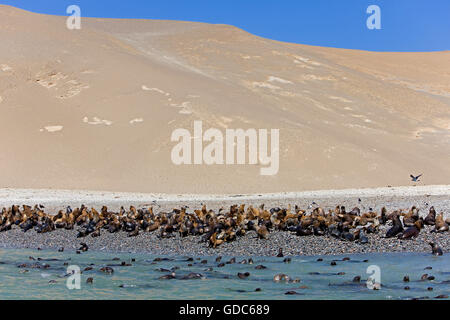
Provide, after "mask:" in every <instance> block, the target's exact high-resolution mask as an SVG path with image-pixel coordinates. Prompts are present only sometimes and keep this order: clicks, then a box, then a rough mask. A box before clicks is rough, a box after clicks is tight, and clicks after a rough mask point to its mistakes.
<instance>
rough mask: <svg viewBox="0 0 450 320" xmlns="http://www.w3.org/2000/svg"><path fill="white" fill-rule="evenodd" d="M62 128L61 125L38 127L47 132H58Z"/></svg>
mask: <svg viewBox="0 0 450 320" xmlns="http://www.w3.org/2000/svg"><path fill="white" fill-rule="evenodd" d="M63 128H64V127H63V126H47V127H44V129H40V130H39V131H40V132H44V130H45V131H47V132H58V131H61V130H62V129H63Z"/></svg>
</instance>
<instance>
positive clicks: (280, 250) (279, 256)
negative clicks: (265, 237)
mask: <svg viewBox="0 0 450 320" xmlns="http://www.w3.org/2000/svg"><path fill="white" fill-rule="evenodd" d="M282 257H284V255H283V249H282V248H278V254H277V258H282Z"/></svg>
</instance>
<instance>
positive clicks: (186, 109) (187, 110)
mask: <svg viewBox="0 0 450 320" xmlns="http://www.w3.org/2000/svg"><path fill="white" fill-rule="evenodd" d="M178 107H179V108H181V110H180V112H178V113H180V114H191V113H192V108H191V103H190V102H189V101H186V102H183V103H182V104H181V105H180V106H178Z"/></svg>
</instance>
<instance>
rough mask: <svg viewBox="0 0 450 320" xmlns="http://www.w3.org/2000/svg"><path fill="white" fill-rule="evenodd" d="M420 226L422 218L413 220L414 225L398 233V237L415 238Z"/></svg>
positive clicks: (404, 238) (402, 238)
mask: <svg viewBox="0 0 450 320" xmlns="http://www.w3.org/2000/svg"><path fill="white" fill-rule="evenodd" d="M422 228H423V219H422V218H420V219H419V220H417V221H416V222H414V225H413V226H412V227H410V228H408V229H406V230H405V231H404V232H403V233H402V234H399V235H398V239H401V240H409V239H413V238H417V237H418V236H419V233H420V230H422Z"/></svg>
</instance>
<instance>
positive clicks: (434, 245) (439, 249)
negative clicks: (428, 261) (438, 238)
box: [429, 242, 443, 256]
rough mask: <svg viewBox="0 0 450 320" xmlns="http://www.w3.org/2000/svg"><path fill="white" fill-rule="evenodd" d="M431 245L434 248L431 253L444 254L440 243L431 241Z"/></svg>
mask: <svg viewBox="0 0 450 320" xmlns="http://www.w3.org/2000/svg"><path fill="white" fill-rule="evenodd" d="M429 245H430V246H431V249H432V252H431V253H432V254H433V255H435V256H442V255H443V252H442V249H441V247H439V245H438V244H437V243H434V242H429Z"/></svg>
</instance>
